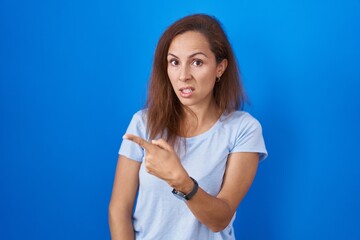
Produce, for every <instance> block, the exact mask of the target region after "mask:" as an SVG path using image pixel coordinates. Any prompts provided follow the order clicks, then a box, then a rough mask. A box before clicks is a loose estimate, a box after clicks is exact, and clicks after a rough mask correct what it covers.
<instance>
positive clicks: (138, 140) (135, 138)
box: [123, 134, 153, 151]
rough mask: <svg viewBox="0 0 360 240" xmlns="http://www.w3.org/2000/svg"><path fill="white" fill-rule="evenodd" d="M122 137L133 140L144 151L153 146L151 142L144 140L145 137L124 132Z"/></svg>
mask: <svg viewBox="0 0 360 240" xmlns="http://www.w3.org/2000/svg"><path fill="white" fill-rule="evenodd" d="M123 138H125V139H127V140H130V141H133V142H134V143H137V144H138V145H139V146H140V147H142V148H144V149H145V150H146V151H149V150H150V149H151V148H152V147H153V146H152V144H151V143H149V142H148V141H146V140H145V139H143V138H141V137H138V136H135V135H132V134H125V135H124V136H123Z"/></svg>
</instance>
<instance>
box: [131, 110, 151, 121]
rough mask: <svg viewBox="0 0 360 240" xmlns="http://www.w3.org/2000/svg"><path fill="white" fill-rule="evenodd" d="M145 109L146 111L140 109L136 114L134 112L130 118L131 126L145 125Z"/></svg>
mask: <svg viewBox="0 0 360 240" xmlns="http://www.w3.org/2000/svg"><path fill="white" fill-rule="evenodd" d="M147 112H148V111H147V108H146V109H141V110H139V111H137V112H135V113H134V114H133V116H132V120H131V122H132V123H133V124H142V125H146V121H147Z"/></svg>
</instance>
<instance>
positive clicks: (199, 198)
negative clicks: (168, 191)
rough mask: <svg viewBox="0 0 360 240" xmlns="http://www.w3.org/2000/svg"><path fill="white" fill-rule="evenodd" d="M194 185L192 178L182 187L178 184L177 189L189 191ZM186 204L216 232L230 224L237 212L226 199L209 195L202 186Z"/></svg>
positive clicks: (201, 220)
mask: <svg viewBox="0 0 360 240" xmlns="http://www.w3.org/2000/svg"><path fill="white" fill-rule="evenodd" d="M188 179H190V178H188ZM193 187H194V183H193V182H192V180H187V181H186V182H183V184H182V186H181V187H180V186H178V188H175V189H179V191H181V192H185V193H189V192H190V191H191V189H192V188H193ZM186 204H187V206H188V207H189V209H190V210H191V212H192V213H193V214H194V216H195V217H196V218H197V219H198V220H199V221H200V222H201V223H203V224H204V225H206V226H207V227H208V228H209V229H211V230H212V231H214V232H218V231H221V230H223V229H224V228H225V227H226V226H228V224H229V223H230V221H231V219H232V217H233V215H234V212H235V210H234V209H231V207H230V205H229V204H228V203H227V202H226V200H224V199H220V198H218V197H214V196H211V195H209V194H208V193H206V192H205V191H204V190H202V189H201V186H199V188H198V191H197V192H196V194H195V195H194V196H193V197H192V198H191V199H190V200H188V201H186Z"/></svg>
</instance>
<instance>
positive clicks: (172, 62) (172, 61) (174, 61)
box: [169, 59, 179, 66]
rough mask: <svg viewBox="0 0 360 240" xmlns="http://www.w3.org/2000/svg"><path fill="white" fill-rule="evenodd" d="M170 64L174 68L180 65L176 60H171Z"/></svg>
mask: <svg viewBox="0 0 360 240" xmlns="http://www.w3.org/2000/svg"><path fill="white" fill-rule="evenodd" d="M169 63H170V64H171V65H172V66H177V65H179V61H178V60H176V59H170V60H169Z"/></svg>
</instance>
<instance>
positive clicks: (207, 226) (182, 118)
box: [109, 14, 267, 240]
mask: <svg viewBox="0 0 360 240" xmlns="http://www.w3.org/2000/svg"><path fill="white" fill-rule="evenodd" d="M243 102H244V94H243V89H242V86H241V83H240V79H239V74H238V68H237V65H236V61H235V57H234V54H233V51H232V48H231V46H230V44H229V41H228V39H227V37H226V35H225V33H224V31H223V30H222V28H221V25H220V23H219V22H218V21H217V20H216V19H215V18H214V17H211V16H208V15H204V14H197V15H191V16H187V17H185V18H182V19H180V20H178V21H177V22H175V23H174V24H173V25H171V26H170V27H169V28H168V29H167V30H166V31H165V32H164V34H163V35H162V37H161V38H160V40H159V43H158V46H157V49H156V52H155V57H154V64H153V70H152V75H151V79H150V86H149V93H148V100H147V108H146V109H143V110H141V111H139V112H137V113H136V114H134V116H133V119H132V120H131V122H130V125H129V127H128V129H127V132H126V135H124V140H123V142H122V144H121V147H120V150H119V159H118V165H117V169H116V175H115V181H114V187H113V193H112V197H111V201H110V206H109V222H110V230H111V236H112V239H147V240H148V239H166V240H170V239H184V240H192V239H195V240H198V239H200V240H202V239H235V236H234V231H233V227H232V222H233V221H234V218H235V212H236V209H237V207H238V205H239V203H240V201H241V200H242V199H243V198H244V196H245V194H246V193H247V191H248V189H249V187H250V185H251V183H252V181H253V179H254V176H255V174H256V171H257V166H258V162H259V160H262V159H264V158H265V157H266V155H267V152H266V149H265V144H264V141H263V137H262V130H261V126H260V124H259V122H258V121H257V120H256V119H254V118H253V117H252V116H251V115H250V114H248V113H246V112H244V111H238V110H237V109H239V108H241V107H242V105H243ZM136 196H137V198H136ZM179 198H180V199H182V200H183V201H182V200H180V199H179ZM136 199H137V201H136ZM135 201H136V208H135V211H134V212H133V206H134V203H135Z"/></svg>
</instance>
